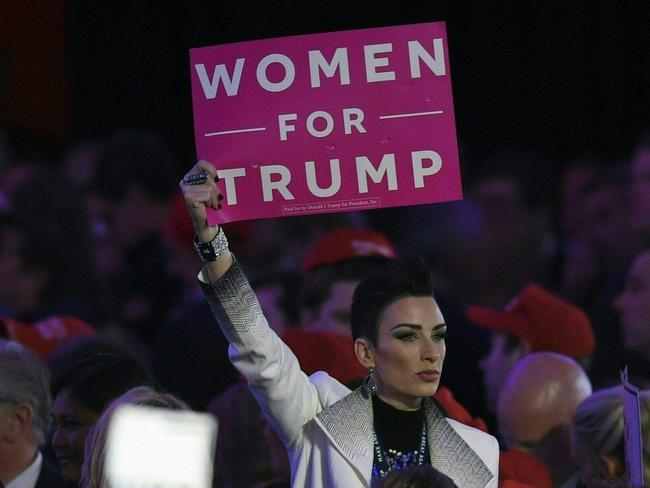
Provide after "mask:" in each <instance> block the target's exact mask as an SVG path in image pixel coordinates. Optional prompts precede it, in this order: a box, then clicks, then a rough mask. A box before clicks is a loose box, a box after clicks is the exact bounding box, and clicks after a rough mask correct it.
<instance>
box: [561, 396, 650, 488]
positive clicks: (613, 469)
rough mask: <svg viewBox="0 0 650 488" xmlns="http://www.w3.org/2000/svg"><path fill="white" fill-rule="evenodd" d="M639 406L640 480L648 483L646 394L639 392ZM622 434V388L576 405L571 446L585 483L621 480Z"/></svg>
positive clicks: (649, 414)
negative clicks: (640, 441)
mask: <svg viewBox="0 0 650 488" xmlns="http://www.w3.org/2000/svg"><path fill="white" fill-rule="evenodd" d="M639 405H640V407H641V408H640V411H641V430H642V432H643V435H644V438H643V445H644V452H643V466H644V479H646V480H650V391H642V392H640V394H639ZM624 434H625V425H624V421H623V387H621V386H615V387H612V388H607V389H604V390H599V391H596V392H594V394H593V395H591V396H589V397H587V398H586V399H585V400H584V401H583V402H582V403H581V404H580V405H579V406H578V408H577V409H576V411H575V414H574V415H573V420H572V422H571V445H572V452H573V456H574V457H575V459H576V461H577V462H578V463H579V464H580V466H581V470H582V478H583V480H582V481H583V482H584V483H585V484H587V483H588V482H590V481H592V480H597V479H604V478H618V479H621V478H623V475H624V474H625V446H624V443H625V440H624V437H625V435H624Z"/></svg>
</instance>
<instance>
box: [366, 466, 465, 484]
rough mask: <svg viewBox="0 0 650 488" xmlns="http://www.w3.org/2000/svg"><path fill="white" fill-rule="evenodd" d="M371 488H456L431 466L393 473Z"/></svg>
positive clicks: (448, 479)
mask: <svg viewBox="0 0 650 488" xmlns="http://www.w3.org/2000/svg"><path fill="white" fill-rule="evenodd" d="M372 486H373V488H457V486H456V484H455V483H454V482H453V481H452V479H451V478H450V477H449V476H447V475H446V474H443V473H441V472H440V471H438V470H437V469H435V468H433V467H431V466H413V467H412V468H409V469H405V470H401V471H393V472H391V473H388V475H387V476H386V477H385V478H383V479H382V480H381V481H379V482H378V483H377V484H373V485H372Z"/></svg>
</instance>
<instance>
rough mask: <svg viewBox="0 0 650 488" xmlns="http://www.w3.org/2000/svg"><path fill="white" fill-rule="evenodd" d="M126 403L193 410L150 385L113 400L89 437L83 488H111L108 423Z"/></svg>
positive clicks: (89, 433) (82, 479)
mask: <svg viewBox="0 0 650 488" xmlns="http://www.w3.org/2000/svg"><path fill="white" fill-rule="evenodd" d="M122 405H140V406H144V407H153V408H167V409H170V410H190V407H189V406H188V405H187V404H186V403H185V402H183V401H182V400H179V399H178V398H176V397H175V396H174V395H171V394H169V393H161V392H158V391H156V390H154V389H153V388H151V387H149V386H138V387H135V388H131V389H130V390H128V391H127V392H126V393H124V394H123V395H122V396H120V397H118V398H116V399H115V400H113V402H112V403H111V404H110V405H109V406H108V407H107V408H106V410H105V411H104V413H102V416H101V417H99V419H98V420H97V422H95V423H94V424H93V426H92V427H91V428H90V431H89V432H88V437H86V446H85V449H84V462H83V465H82V467H81V481H80V486H81V487H82V488H109V487H110V483H109V482H108V479H107V478H106V475H105V473H104V466H105V462H106V440H107V438H108V426H109V423H110V420H111V417H112V416H113V413H114V412H115V410H117V408H118V407H120V406H122Z"/></svg>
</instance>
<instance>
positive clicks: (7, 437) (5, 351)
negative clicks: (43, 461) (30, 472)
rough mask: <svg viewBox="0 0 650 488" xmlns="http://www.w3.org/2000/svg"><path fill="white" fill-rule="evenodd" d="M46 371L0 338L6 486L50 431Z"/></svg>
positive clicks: (0, 449)
mask: <svg viewBox="0 0 650 488" xmlns="http://www.w3.org/2000/svg"><path fill="white" fill-rule="evenodd" d="M50 404H51V397H50V391H49V375H48V372H47V368H46V367H45V365H44V364H43V363H41V361H40V360H39V359H38V358H37V357H36V356H35V355H34V354H33V353H32V352H30V351H28V350H27V349H25V348H23V347H22V346H21V345H20V344H18V343H16V342H12V341H5V340H3V339H0V481H1V482H2V483H4V484H7V483H9V481H11V480H12V479H13V478H14V477H15V476H16V475H18V474H19V473H21V472H22V471H23V470H24V469H26V468H27V467H28V466H29V465H30V464H31V463H32V461H33V460H34V456H35V455H36V451H37V450H38V446H41V445H43V444H45V440H46V437H47V434H48V430H49V425H50V423H49V412H50Z"/></svg>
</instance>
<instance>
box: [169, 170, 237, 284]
mask: <svg viewBox="0 0 650 488" xmlns="http://www.w3.org/2000/svg"><path fill="white" fill-rule="evenodd" d="M201 173H207V178H206V179H205V180H204V181H202V182H201V181H199V182H196V181H194V182H192V181H191V179H192V178H191V177H192V176H194V175H199V174H201ZM218 180H219V177H218V176H217V168H215V167H214V165H212V164H211V163H209V162H207V161H203V160H202V161H199V162H198V163H196V164H195V165H194V166H193V167H192V169H191V170H189V171H188V173H187V174H186V175H185V177H184V178H183V179H182V180H181V181H180V183H179V186H180V188H181V191H182V192H183V197H184V198H185V207H186V208H187V211H188V213H189V214H190V217H191V219H192V224H193V225H194V232H196V237H198V239H199V241H201V242H211V241H212V240H213V239H214V238H215V237H216V235H217V233H218V232H219V226H218V225H215V226H210V225H208V217H207V213H206V209H207V208H212V209H214V210H219V209H221V201H222V200H223V195H222V194H221V191H220V190H219V187H218V186H217V181H218ZM197 183H198V184H197ZM232 263H233V257H232V254H230V251H229V250H228V249H226V250H225V252H223V253H220V254H219V255H218V257H217V259H216V261H206V262H205V263H204V265H203V270H202V275H203V278H202V279H203V280H205V281H211V282H214V281H216V280H218V279H219V278H220V277H221V276H223V275H224V274H225V272H226V271H228V269H229V268H230V266H231V265H232Z"/></svg>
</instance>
